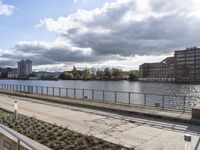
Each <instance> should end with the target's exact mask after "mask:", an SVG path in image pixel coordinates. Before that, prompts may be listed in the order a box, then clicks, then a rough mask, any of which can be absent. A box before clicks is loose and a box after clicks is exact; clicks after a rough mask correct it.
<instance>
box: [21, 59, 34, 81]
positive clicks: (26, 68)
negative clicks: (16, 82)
mask: <svg viewBox="0 0 200 150" xmlns="http://www.w3.org/2000/svg"><path fill="white" fill-rule="evenodd" d="M31 73H32V61H30V60H21V61H20V62H18V77H19V78H27V77H28V76H30V75H31Z"/></svg>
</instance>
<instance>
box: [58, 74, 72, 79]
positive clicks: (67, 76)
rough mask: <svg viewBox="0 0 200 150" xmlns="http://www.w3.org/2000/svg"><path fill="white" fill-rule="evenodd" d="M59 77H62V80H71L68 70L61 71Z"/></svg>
mask: <svg viewBox="0 0 200 150" xmlns="http://www.w3.org/2000/svg"><path fill="white" fill-rule="evenodd" d="M60 79H62V80H71V79H73V74H72V73H69V72H63V73H62V74H61V75H60Z"/></svg>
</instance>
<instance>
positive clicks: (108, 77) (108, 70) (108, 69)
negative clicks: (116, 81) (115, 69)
mask: <svg viewBox="0 0 200 150" xmlns="http://www.w3.org/2000/svg"><path fill="white" fill-rule="evenodd" d="M104 73H105V77H106V78H107V79H110V78H111V76H112V72H111V70H110V68H105V69H104Z"/></svg>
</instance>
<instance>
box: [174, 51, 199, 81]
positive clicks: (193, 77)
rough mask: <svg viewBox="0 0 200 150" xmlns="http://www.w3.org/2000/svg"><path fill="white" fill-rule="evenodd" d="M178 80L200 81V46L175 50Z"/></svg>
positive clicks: (176, 76)
mask: <svg viewBox="0 0 200 150" xmlns="http://www.w3.org/2000/svg"><path fill="white" fill-rule="evenodd" d="M175 68H176V69H175V78H176V82H188V83H200V48H197V47H193V48H187V49H186V50H179V51H175Z"/></svg>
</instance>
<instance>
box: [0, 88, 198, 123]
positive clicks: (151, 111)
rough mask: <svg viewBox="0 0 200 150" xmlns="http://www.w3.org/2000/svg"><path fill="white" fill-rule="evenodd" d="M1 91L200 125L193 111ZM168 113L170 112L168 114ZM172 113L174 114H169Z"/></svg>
mask: <svg viewBox="0 0 200 150" xmlns="http://www.w3.org/2000/svg"><path fill="white" fill-rule="evenodd" d="M0 93H2V94H7V95H13V96H19V97H26V98H33V99H37V100H43V101H47V102H52V103H59V104H67V105H71V106H77V107H84V108H90V109H95V110H103V111H107V112H112V113H116V114H123V115H127V116H133V115H138V116H145V117H150V118H154V119H162V120H168V121H176V122H180V123H188V124H196V125H200V120H196V119H191V113H187V112H181V111H174V110H173V111H172V110H161V109H158V108H152V107H148V108H146V107H142V106H137V105H136V106H134V105H127V104H113V103H109V102H97V101H91V100H77V99H66V97H53V96H46V95H38V94H29V93H21V92H13V91H3V90H0ZM162 113H164V114H162ZM166 113H168V115H167V114H166ZM170 113H171V114H172V115H169V114H170ZM185 114H186V117H185V116H183V115H185ZM130 122H131V121H130Z"/></svg>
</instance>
